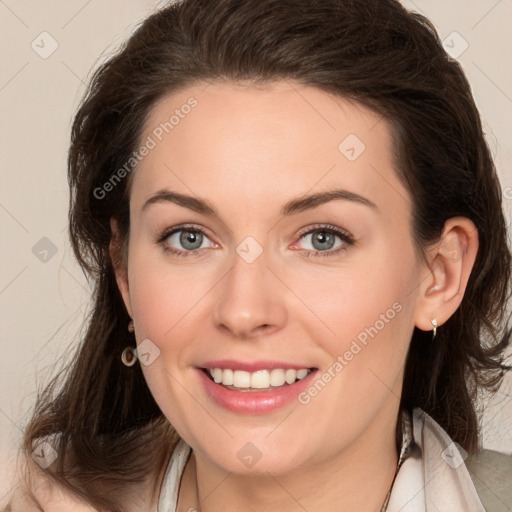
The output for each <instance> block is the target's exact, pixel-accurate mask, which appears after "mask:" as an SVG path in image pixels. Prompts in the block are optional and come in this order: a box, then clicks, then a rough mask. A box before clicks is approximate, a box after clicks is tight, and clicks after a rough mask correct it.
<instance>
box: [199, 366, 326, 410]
mask: <svg viewBox="0 0 512 512" xmlns="http://www.w3.org/2000/svg"><path fill="white" fill-rule="evenodd" d="M206 368H223V369H224V368H231V369H232V370H244V371H247V372H254V371H257V370H261V369H267V370H272V369H274V368H283V369H288V368H293V369H297V370H300V369H301V368H307V366H301V365H294V364H290V363H283V362H276V361H256V362H248V363H243V362H240V361H234V360H222V361H208V362H206V363H204V364H202V365H201V368H196V372H197V375H198V378H199V380H200V382H201V384H202V386H203V389H204V390H205V392H206V394H207V396H208V397H209V398H210V399H211V400H213V401H214V402H215V403H216V404H217V405H219V406H221V407H223V408H224V409H227V410H229V411H232V412H236V413H243V414H262V413H268V412H272V411H275V410H277V409H280V408H281V407H284V406H285V405H288V404H289V403H291V402H292V401H293V400H297V396H298V395H299V393H301V392H302V391H304V390H305V389H306V388H307V387H308V386H310V385H311V382H312V381H313V379H314V377H315V375H316V373H317V370H316V369H314V370H312V371H311V372H310V373H309V374H308V375H307V376H306V377H304V378H303V379H301V380H298V381H296V382H294V383H293V384H285V385H283V386H280V387H276V388H269V389H266V390H263V391H237V390H233V389H228V388H227V387H225V386H223V385H222V384H217V383H215V382H214V381H213V380H211V379H210V378H209V377H208V375H207V374H206V372H207V370H205V369H206Z"/></svg>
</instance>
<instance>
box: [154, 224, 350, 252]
mask: <svg viewBox="0 0 512 512" xmlns="http://www.w3.org/2000/svg"><path fill="white" fill-rule="evenodd" d="M180 231H190V232H192V233H200V234H202V235H204V236H206V237H208V235H207V234H206V233H205V232H204V231H203V230H202V229H200V228H197V227H195V226H193V225H182V226H176V227H174V228H171V229H168V230H165V231H164V232H163V233H162V234H161V235H160V237H159V238H158V239H157V244H159V245H161V246H162V249H163V250H164V252H166V253H170V254H173V255H174V256H176V257H188V256H195V255H198V249H195V250H191V251H180V250H178V249H173V248H172V247H169V246H168V245H167V244H166V243H165V241H166V240H167V239H168V238H169V237H170V236H171V235H173V234H174V233H179V232H180ZM318 231H320V232H323V233H327V234H332V235H337V236H338V237H339V238H340V239H341V240H342V241H343V242H344V244H343V245H341V246H340V247H338V248H337V249H334V250H328V251H312V250H305V253H306V258H309V257H314V258H316V257H320V258H322V257H326V256H333V255H336V254H339V253H340V252H342V251H346V250H347V248H348V247H349V246H351V245H354V244H355V242H356V240H355V239H354V238H353V237H352V235H351V234H350V233H349V232H348V231H345V230H343V229H340V228H337V227H336V226H332V225H330V224H318V225H314V226H312V227H310V228H309V229H308V231H305V232H303V233H302V234H300V235H299V236H300V239H302V238H304V237H305V236H307V235H309V234H311V233H315V232H318Z"/></svg>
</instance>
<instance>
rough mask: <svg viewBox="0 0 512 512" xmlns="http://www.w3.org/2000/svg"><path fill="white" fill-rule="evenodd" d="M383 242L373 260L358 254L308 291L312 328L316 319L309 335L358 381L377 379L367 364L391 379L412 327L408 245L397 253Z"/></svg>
mask: <svg viewBox="0 0 512 512" xmlns="http://www.w3.org/2000/svg"><path fill="white" fill-rule="evenodd" d="M381 247H382V250H380V251H375V252H372V256H371V259H370V257H368V259H365V258H364V257H361V258H360V261H358V263H357V264H354V265H353V266H351V268H350V271H348V270H347V272H343V273H339V274H338V275H337V276H335V278H334V279H332V278H330V279H328V278H327V277H325V278H323V279H321V280H319V281H317V282H316V285H315V288H314V290H315V291H314V292H310V294H309V298H310V300H311V304H312V305H313V304H314V306H313V307H314V309H315V314H316V316H317V320H316V323H315V328H313V323H314V322H312V323H311V324H310V327H309V329H310V336H311V338H312V339H317V340H318V342H319V343H320V344H322V348H323V349H324V350H325V352H327V353H328V354H329V355H330V358H331V361H333V362H334V361H336V360H338V361H339V358H340V356H341V364H342V365H343V371H344V373H346V374H350V375H351V380H350V384H351V385H356V386H361V384H362V382H363V381H365V379H366V380H368V378H369V377H370V379H371V380H374V379H375V378H376V377H375V375H373V376H372V375H368V369H370V368H372V369H374V372H375V373H376V374H377V375H384V380H388V378H387V377H386V376H389V380H393V378H394V376H396V375H397V373H398V372H400V371H401V368H402V366H403V363H404V361H405V357H406V353H407V348H408V344H409V340H410V338H411V335H412V332H413V329H414V301H415V297H416V295H415V293H414V290H415V288H416V285H417V278H416V268H415V263H414V261H415V258H414V253H413V250H412V247H411V248H410V250H401V251H400V252H399V253H394V252H393V249H392V245H388V246H387V247H386V246H384V245H382V246H381ZM402 247H403V246H402ZM313 307H312V309H313ZM318 319H321V320H322V324H323V327H322V324H320V323H319V322H318ZM319 326H320V327H319ZM315 332H316V335H315ZM320 332H322V333H324V334H323V335H319V333H320ZM345 367H346V369H347V370H348V371H345ZM349 367H350V368H349ZM338 368H340V367H339V366H338ZM370 373H371V372H370Z"/></svg>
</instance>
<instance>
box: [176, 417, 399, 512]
mask: <svg viewBox="0 0 512 512" xmlns="http://www.w3.org/2000/svg"><path fill="white" fill-rule="evenodd" d="M385 427H386V428H384V426H383V425H382V424H379V425H378V428H377V426H375V425H371V426H370V427H369V428H368V429H367V431H366V432H364V433H363V434H362V435H361V436H360V437H359V438H358V439H357V440H356V441H355V442H354V443H352V445H351V446H350V447H348V448H346V449H344V450H342V451H340V452H339V453H337V454H334V455H333V456H332V457H330V458H329V459H325V460H323V461H321V462H320V463H317V464H314V465H304V466H303V467H301V468H298V469H294V470H292V471H290V472H286V473H282V474H271V473H266V474H263V475H261V474H260V475H237V474H233V473H227V472H225V471H224V472H223V471H222V470H219V468H218V467H217V466H215V465H214V464H212V463H211V461H209V460H207V459H206V458H203V457H200V456H196V454H195V453H192V455H191V457H190V459H189V462H188V464H187V466H186V468H185V471H184V473H183V478H182V481H181V486H180V495H179V500H178V508H177V510H180V511H181V510H183V511H188V510H193V509H195V510H197V511H198V512H212V511H217V510H223V511H225V512H238V511H239V510H246V511H252V510H254V511H258V512H271V511H272V512H274V511H275V510H276V509H277V510H282V511H283V512H295V511H303V510H315V512H327V511H332V510H333V503H335V504H336V507H335V509H336V510H337V511H338V512H348V511H353V510H365V511H368V512H380V511H381V509H382V505H383V503H384V501H385V499H386V496H387V494H388V491H389V489H390V487H391V485H392V482H393V479H394V476H395V471H396V466H397V463H398V454H397V452H396V443H395V427H396V423H393V424H391V425H386V426H385Z"/></svg>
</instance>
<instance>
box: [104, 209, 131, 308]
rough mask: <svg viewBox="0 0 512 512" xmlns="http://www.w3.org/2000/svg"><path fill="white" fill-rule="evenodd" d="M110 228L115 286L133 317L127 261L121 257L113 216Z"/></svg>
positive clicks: (120, 244) (110, 248)
mask: <svg viewBox="0 0 512 512" xmlns="http://www.w3.org/2000/svg"><path fill="white" fill-rule="evenodd" d="M110 230H111V233H112V235H111V238H110V245H109V253H110V259H111V260H112V265H113V267H114V272H115V276H116V282H117V286H118V288H119V291H120V293H121V296H122V297H123V301H124V304H125V306H126V310H127V311H128V314H129V315H130V317H131V318H133V314H132V306H131V303H130V288H129V283H128V262H127V258H124V257H123V256H124V255H123V250H122V247H123V246H122V242H121V237H120V234H119V228H118V225H117V221H116V219H114V218H113V217H112V218H111V219H110Z"/></svg>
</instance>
